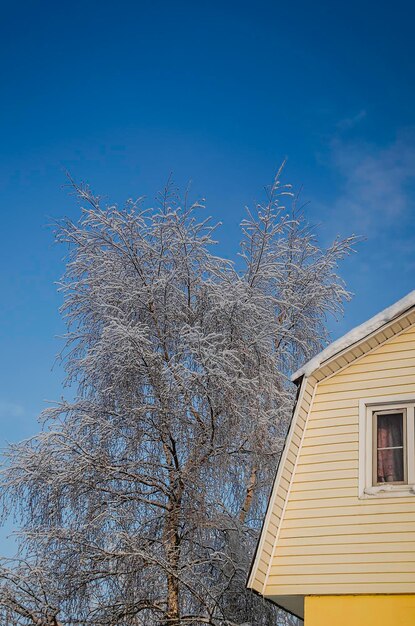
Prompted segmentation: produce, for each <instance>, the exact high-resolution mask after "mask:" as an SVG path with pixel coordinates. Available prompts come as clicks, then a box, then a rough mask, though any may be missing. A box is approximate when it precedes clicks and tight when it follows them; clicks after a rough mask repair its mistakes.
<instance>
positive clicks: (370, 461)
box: [359, 394, 415, 499]
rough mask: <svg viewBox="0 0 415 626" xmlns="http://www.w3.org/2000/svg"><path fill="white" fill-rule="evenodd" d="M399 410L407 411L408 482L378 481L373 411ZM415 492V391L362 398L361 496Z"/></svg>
mask: <svg viewBox="0 0 415 626" xmlns="http://www.w3.org/2000/svg"><path fill="white" fill-rule="evenodd" d="M385 410H390V411H399V410H402V411H403V413H404V416H405V415H406V424H405V425H404V432H405V437H404V465H405V473H406V482H405V484H394V483H385V484H382V485H374V477H373V467H374V458H375V457H374V455H375V445H374V434H373V422H374V419H373V415H374V413H375V412H376V411H385ZM403 496H406V497H407V496H415V394H412V395H402V396H382V397H378V398H366V399H362V400H360V401H359V498H362V499H363V498H379V497H381V498H396V497H403Z"/></svg>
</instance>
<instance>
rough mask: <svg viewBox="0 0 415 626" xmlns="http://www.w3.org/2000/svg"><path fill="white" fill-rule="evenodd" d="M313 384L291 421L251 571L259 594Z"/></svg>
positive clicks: (312, 383)
mask: <svg viewBox="0 0 415 626" xmlns="http://www.w3.org/2000/svg"><path fill="white" fill-rule="evenodd" d="M314 383H315V381H314V379H310V380H309V381H307V383H306V385H305V388H304V389H303V390H302V394H301V402H300V403H299V404H298V407H297V412H296V419H295V420H293V422H292V425H291V429H290V430H291V432H290V434H289V437H288V440H287V443H286V446H287V449H286V451H285V463H284V465H283V466H281V468H279V472H278V474H279V475H278V476H277V481H276V484H275V487H274V493H273V494H272V497H271V502H270V508H269V511H268V514H267V518H266V520H265V524H264V528H263V530H262V537H261V542H260V545H259V547H258V554H257V557H256V560H255V566H254V568H253V570H252V574H251V577H250V582H249V586H250V587H251V588H252V589H255V591H258V592H259V593H263V592H264V589H265V584H266V575H267V572H268V571H269V567H270V565H271V562H272V553H273V549H274V545H275V539H276V536H277V533H278V529H279V526H280V522H281V518H282V514H283V511H284V507H285V503H286V501H287V494H288V491H289V488H290V484H291V478H292V474H293V470H294V467H295V463H296V459H297V457H298V452H299V448H300V445H301V441H302V437H303V431H304V426H305V423H306V419H307V415H308V412H309V409H310V402H311V399H312V394H313V389H314Z"/></svg>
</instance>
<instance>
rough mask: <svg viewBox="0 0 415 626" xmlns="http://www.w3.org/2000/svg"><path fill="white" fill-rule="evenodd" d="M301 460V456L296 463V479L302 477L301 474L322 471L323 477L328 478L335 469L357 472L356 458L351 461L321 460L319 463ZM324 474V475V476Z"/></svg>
mask: <svg viewBox="0 0 415 626" xmlns="http://www.w3.org/2000/svg"><path fill="white" fill-rule="evenodd" d="M302 460H303V458H302V457H301V458H300V462H299V463H298V466H297V471H296V476H297V477H298V480H302V478H300V476H302V474H321V473H323V478H328V477H329V475H331V473H332V472H336V471H340V472H343V470H356V473H357V470H358V462H357V459H355V460H351V461H349V460H344V459H341V460H340V461H338V460H335V461H328V462H323V460H321V462H320V463H307V462H301V461H302ZM324 474H326V475H325V476H324ZM296 480H297V479H296Z"/></svg>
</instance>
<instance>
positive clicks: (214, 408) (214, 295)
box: [0, 177, 353, 626]
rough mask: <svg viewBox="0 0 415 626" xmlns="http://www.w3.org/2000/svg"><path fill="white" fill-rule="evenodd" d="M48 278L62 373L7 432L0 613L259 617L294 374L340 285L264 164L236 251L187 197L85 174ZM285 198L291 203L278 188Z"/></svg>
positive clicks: (119, 620) (171, 624)
mask: <svg viewBox="0 0 415 626" xmlns="http://www.w3.org/2000/svg"><path fill="white" fill-rule="evenodd" d="M76 190H77V192H78V196H79V198H80V200H81V204H83V209H82V215H81V218H80V221H79V223H73V222H72V221H70V220H65V221H63V222H62V223H60V224H59V227H58V229H57V233H56V236H57V240H58V241H59V242H61V243H63V244H65V245H66V246H68V249H69V253H68V254H69V256H68V259H67V265H66V273H65V275H64V277H63V279H62V281H61V283H60V289H61V291H62V293H63V296H64V304H63V307H62V313H63V315H64V316H65V318H66V321H67V325H68V333H67V337H66V350H65V354H64V362H65V367H66V372H67V380H66V383H67V384H70V385H72V388H74V389H76V390H77V391H76V393H75V397H74V399H73V400H72V401H65V400H63V401H61V402H60V403H58V404H57V405H56V406H53V407H52V408H48V409H47V410H45V411H44V413H43V415H42V416H41V420H42V424H43V428H42V431H41V432H40V433H39V435H37V436H36V437H34V438H33V439H30V440H28V441H24V442H23V443H21V444H18V445H13V446H11V447H10V448H9V449H8V451H7V457H8V458H7V463H6V468H5V470H4V473H3V483H2V496H3V504H4V508H5V511H6V512H7V511H11V510H12V511H14V513H15V514H16V515H17V517H18V519H19V520H20V524H21V531H20V553H19V556H18V558H17V559H16V561H15V562H14V563H12V564H8V563H4V564H3V570H2V573H1V575H2V578H1V580H2V587H1V590H0V607H1V608H0V618H1V620H2V622H3V623H7V624H10V625H14V626H17V625H30V626H34V625H36V624H37V625H38V626H58V625H68V626H69V625H71V626H75V625H77V624H84V625H88V626H93V625H94V626H98V625H99V626H115V625H117V626H133V625H134V626H155V625H160V626H161V625H162V626H179V625H180V626H182V625H183V626H184V625H185V624H192V625H195V626H201V625H203V624H210V625H211V626H236V625H242V624H244V625H245V626H247V625H250V624H252V625H254V624H255V626H275V625H276V624H283V623H286V624H288V623H289V620H290V618H289V617H288V616H286V615H285V614H283V612H281V611H279V610H278V609H276V608H275V607H273V606H272V605H270V604H268V603H265V602H263V601H262V600H261V599H260V598H257V597H256V596H255V595H253V594H252V593H251V592H249V591H246V589H245V582H246V576H247V571H248V568H249V564H250V560H251V558H252V553H253V549H254V547H255V543H256V539H257V536H258V530H259V528H260V525H261V521H262V518H263V515H264V509H265V506H266V500H267V497H268V494H269V490H270V485H271V482H272V478H273V475H274V472H275V467H276V463H277V459H278V455H279V453H280V451H281V448H282V444H283V441H284V436H285V433H286V429H287V424H288V422H289V418H290V414H291V409H292V404H293V394H294V390H293V389H292V387H293V386H292V385H291V383H289V379H288V374H289V372H290V371H291V370H292V369H293V368H296V367H297V366H298V364H299V363H300V362H302V361H303V360H304V359H305V358H308V357H310V356H311V355H312V354H314V353H315V352H316V351H317V350H318V349H320V348H321V346H322V345H323V344H324V342H325V341H326V339H327V332H326V324H325V323H326V316H327V315H328V314H334V315H336V314H337V313H339V312H340V311H341V308H342V302H343V301H344V299H347V298H348V293H347V291H346V290H345V288H344V285H343V283H342V281H341V280H340V279H339V277H338V275H337V264H338V262H339V260H340V259H342V258H343V257H344V255H346V254H348V253H349V251H350V249H351V246H352V244H353V238H349V239H346V240H336V241H335V242H334V243H333V245H332V246H331V247H329V248H328V249H321V247H319V245H318V244H317V242H316V239H315V236H314V233H313V231H312V229H310V228H309V227H308V225H307V223H306V221H305V219H304V217H303V215H302V214H301V211H299V210H297V208H296V201H295V198H294V197H293V196H292V194H291V191H290V189H289V187H288V186H282V185H281V184H280V182H279V177H277V178H276V180H275V182H274V183H273V185H272V186H271V187H270V188H269V189H268V190H267V197H266V201H265V202H264V204H262V205H258V206H257V207H255V210H253V211H252V212H248V217H247V219H246V220H244V221H243V223H242V244H241V249H240V256H239V257H238V259H237V261H236V262H235V263H234V262H231V261H229V260H225V259H222V258H219V257H218V256H215V255H214V254H213V252H212V245H213V243H214V241H213V236H214V228H213V227H212V226H211V223H210V221H209V219H205V218H204V217H203V216H202V217H200V215H202V214H203V207H202V206H201V204H200V203H195V204H189V203H188V202H187V200H186V198H185V199H184V201H183V202H181V201H180V200H179V198H178V196H177V194H176V193H175V192H173V190H172V187H171V185H169V186H168V187H167V188H166V190H165V191H164V193H163V194H161V195H160V197H159V198H158V202H157V206H156V208H145V205H144V201H143V200H139V201H137V202H128V203H127V205H126V206H125V207H124V208H123V209H118V208H117V207H114V206H110V207H103V208H102V207H101V205H100V200H99V198H97V197H94V196H93V195H92V193H91V192H90V191H89V189H88V188H87V187H84V186H81V187H77V188H76ZM286 199H288V201H289V209H288V210H287V209H286V208H285V207H284V206H283V205H282V203H283V201H284V200H286Z"/></svg>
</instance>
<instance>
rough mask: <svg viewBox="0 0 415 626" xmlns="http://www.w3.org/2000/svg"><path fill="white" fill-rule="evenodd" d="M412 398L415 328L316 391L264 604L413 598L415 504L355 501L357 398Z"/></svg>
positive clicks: (394, 500)
mask: <svg viewBox="0 0 415 626" xmlns="http://www.w3.org/2000/svg"><path fill="white" fill-rule="evenodd" d="M386 337H390V331H385V338H386ZM345 362H347V361H346V359H345ZM412 393H413V394H414V397H415V326H411V327H410V328H407V329H406V330H404V331H403V332H402V333H401V334H400V335H397V336H392V337H391V338H390V339H388V340H387V341H386V343H384V344H382V345H380V346H378V347H376V348H374V349H373V350H372V351H371V352H370V353H368V354H366V355H364V356H361V357H360V358H358V359H357V360H356V361H353V362H352V363H349V365H346V366H345V367H344V369H342V370H340V371H338V372H337V373H335V374H333V375H332V376H330V377H329V378H327V379H325V380H323V381H321V382H319V383H318V384H317V386H316V390H315V396H314V401H313V403H312V406H311V410H310V413H309V416H308V422H307V425H306V431H305V433H304V435H303V441H302V443H301V448H300V452H299V457H298V460H297V465H296V468H295V471H294V474H292V472H291V466H290V470H289V472H288V473H289V474H291V484H289V485H285V488H286V489H287V491H288V501H287V503H286V507H285V510H284V514H283V517H282V519H281V516H280V518H279V521H278V523H279V526H280V528H279V531H278V535H277V542H276V545H275V546H274V552H273V557H272V562H271V563H270V567H269V569H268V574H267V579H266V586H265V589H264V593H265V595H266V596H278V595H284V594H286V595H289V594H300V595H307V594H327V593H333V594H337V593H351V594H353V593H414V592H415V496H414V497H408V496H406V497H402V498H401V497H399V498H384V499H381V498H373V499H365V500H361V499H359V498H358V471H359V467H358V450H359V442H358V433H359V400H360V399H362V398H370V397H373V398H376V397H379V396H382V397H384V396H388V395H391V396H397V395H400V394H402V395H407V394H412ZM298 445H300V444H298ZM290 461H291V463H292V458H291V459H290ZM286 477H287V476H286Z"/></svg>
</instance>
